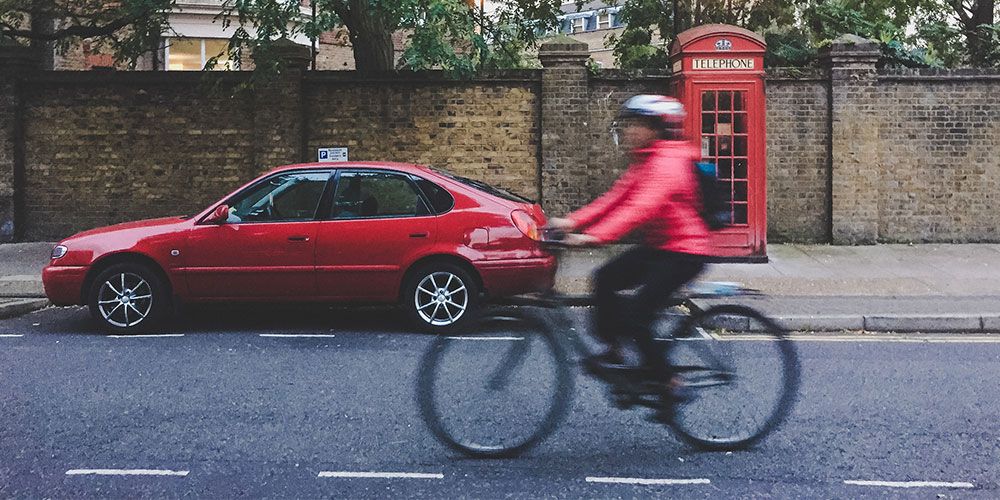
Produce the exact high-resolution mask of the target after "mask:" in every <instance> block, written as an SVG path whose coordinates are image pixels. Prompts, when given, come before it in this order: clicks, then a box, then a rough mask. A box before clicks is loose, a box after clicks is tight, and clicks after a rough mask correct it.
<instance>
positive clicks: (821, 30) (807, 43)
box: [610, 0, 1000, 68]
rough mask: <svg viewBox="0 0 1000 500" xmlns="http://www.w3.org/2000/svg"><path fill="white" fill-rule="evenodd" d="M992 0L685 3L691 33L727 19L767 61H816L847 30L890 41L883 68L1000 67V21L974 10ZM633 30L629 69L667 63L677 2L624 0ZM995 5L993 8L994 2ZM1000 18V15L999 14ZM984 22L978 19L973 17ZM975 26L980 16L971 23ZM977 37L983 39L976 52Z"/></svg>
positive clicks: (625, 61)
mask: <svg viewBox="0 0 1000 500" xmlns="http://www.w3.org/2000/svg"><path fill="white" fill-rule="evenodd" d="M991 1H992V0H965V1H963V2H958V1H957V0H751V1H748V2H733V1H731V0H698V1H690V0H687V1H685V0H679V1H678V12H677V16H678V21H679V22H678V24H679V29H681V30H684V29H687V28H690V27H692V26H697V25H702V24H707V23H726V24H733V25H737V26H741V27H743V28H747V29H749V30H752V31H756V32H758V33H762V34H763V35H764V37H765V39H766V40H767V45H768V48H767V53H766V54H765V58H764V61H765V65H766V66H809V65H814V64H816V62H817V59H816V56H817V51H818V49H819V48H821V47H823V46H824V45H827V44H829V43H830V41H832V40H834V39H836V38H837V37H839V36H841V35H844V34H854V35H859V36H862V37H865V38H869V39H872V40H876V41H879V42H880V43H881V44H882V52H883V57H882V60H881V61H880V63H879V64H880V65H881V66H883V67H900V66H902V67H935V66H945V67H955V66H960V65H965V64H970V63H971V64H977V65H983V66H1000V28H998V26H1000V25H998V24H996V20H995V18H994V22H993V23H992V24H991V23H986V24H982V25H980V26H976V27H975V28H974V29H971V33H972V35H970V28H968V27H966V26H968V25H969V22H970V21H969V19H970V15H971V13H973V12H976V11H977V9H979V11H980V12H981V11H982V8H981V6H983V5H986V4H984V3H983V2H991ZM620 5H622V11H621V17H622V19H623V20H624V22H625V25H626V26H625V29H624V30H623V33H622V34H621V35H620V36H616V37H613V38H612V39H611V41H610V43H611V44H612V46H613V47H614V51H615V56H616V57H617V58H618V61H619V64H620V65H621V66H622V67H627V68H638V67H646V66H655V67H663V65H664V62H663V61H664V58H663V57H662V55H661V54H662V52H663V47H661V46H660V45H659V44H657V43H654V42H653V40H656V39H657V36H656V35H659V38H661V39H665V40H670V39H672V38H673V36H674V33H673V32H672V30H673V12H672V10H671V9H672V2H671V1H670V0H662V1H661V0H624V1H622V2H621V3H620ZM990 5H993V4H992V3H991V4H990ZM998 15H1000V13H998ZM972 19H978V18H972ZM971 22H973V23H974V21H971ZM971 39H974V40H977V41H978V42H979V43H978V48H977V49H976V50H978V52H977V53H978V54H979V55H976V56H973V55H972V54H971V53H970V51H971V50H972V42H971V41H970V40H971Z"/></svg>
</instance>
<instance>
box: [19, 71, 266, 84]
mask: <svg viewBox="0 0 1000 500" xmlns="http://www.w3.org/2000/svg"><path fill="white" fill-rule="evenodd" d="M252 76H253V73H252V72H250V71H218V72H210V73H205V72H201V71H114V70H111V71H108V70H95V71H40V72H36V73H33V74H31V75H30V76H28V81H29V82H32V83H42V84H45V83H66V84H80V85H97V84H146V85H193V84H201V83H204V84H206V85H210V84H212V83H214V82H213V80H214V79H218V81H221V82H223V83H232V84H238V83H244V82H247V81H249V80H250V79H251V77H252Z"/></svg>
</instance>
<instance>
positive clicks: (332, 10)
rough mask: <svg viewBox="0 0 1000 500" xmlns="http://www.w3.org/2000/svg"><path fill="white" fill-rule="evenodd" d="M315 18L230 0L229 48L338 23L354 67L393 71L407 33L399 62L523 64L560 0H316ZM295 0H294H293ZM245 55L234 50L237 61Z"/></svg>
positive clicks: (465, 68) (263, 47)
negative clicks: (400, 37) (398, 41)
mask: <svg viewBox="0 0 1000 500" xmlns="http://www.w3.org/2000/svg"><path fill="white" fill-rule="evenodd" d="M315 1H316V10H317V16H316V18H315V19H307V20H302V19H301V18H300V16H298V15H297V14H296V13H295V12H294V10H295V9H294V8H287V9H284V10H282V9H281V8H279V7H277V6H275V5H274V4H275V3H276V2H273V1H268V0H226V11H225V13H224V15H225V17H227V18H230V19H233V18H235V19H238V20H239V21H240V25H241V26H256V27H257V29H256V31H254V30H250V29H241V28H238V29H237V30H236V32H235V34H234V35H233V37H232V39H231V43H230V46H231V48H232V47H243V46H249V47H252V48H253V51H254V54H255V56H254V59H255V61H256V60H257V54H258V53H263V54H266V53H267V49H268V47H269V45H270V43H271V41H273V40H274V39H275V38H276V37H277V36H289V37H290V36H291V35H293V34H295V33H300V32H301V33H305V34H306V35H308V36H310V37H316V36H318V35H319V34H320V33H322V32H325V31H327V30H330V29H334V28H337V27H344V28H346V29H347V31H348V36H349V38H350V41H351V46H352V48H353V51H354V62H355V67H356V69H357V70H358V71H359V72H361V73H371V72H379V71H390V70H393V69H395V66H396V64H395V51H396V47H395V45H394V42H393V35H394V34H397V33H403V34H406V35H407V42H406V46H405V47H404V50H403V57H402V61H401V64H400V66H401V67H403V68H406V69H413V70H420V69H429V68H440V69H445V70H450V71H454V72H460V73H468V72H470V71H473V70H475V69H476V68H504V67H517V66H520V65H523V64H524V61H523V59H522V56H521V55H522V54H523V49H524V48H525V47H528V46H532V45H534V44H535V43H536V41H537V39H538V36H539V35H540V34H541V33H544V32H545V30H546V29H548V28H550V27H552V26H555V24H556V15H557V14H558V13H559V4H560V2H559V0H501V1H495V2H493V4H494V7H495V9H494V10H493V11H492V12H491V14H490V15H489V16H486V15H482V14H481V13H480V12H479V11H478V10H477V9H475V8H474V4H475V2H471V1H469V0H315ZM292 3H295V2H292ZM240 55H241V54H238V53H234V54H232V56H233V58H234V59H236V60H239V57H240Z"/></svg>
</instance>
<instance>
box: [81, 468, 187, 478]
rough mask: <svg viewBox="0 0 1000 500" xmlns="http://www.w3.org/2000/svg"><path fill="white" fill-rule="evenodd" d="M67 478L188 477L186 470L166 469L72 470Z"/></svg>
mask: <svg viewBox="0 0 1000 500" xmlns="http://www.w3.org/2000/svg"><path fill="white" fill-rule="evenodd" d="M66 475H67V476H86V475H90V476H179V477H184V476H186V475H188V471H186V470H164V469H71V470H68V471H66Z"/></svg>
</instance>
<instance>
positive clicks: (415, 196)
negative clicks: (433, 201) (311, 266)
mask: <svg viewBox="0 0 1000 500" xmlns="http://www.w3.org/2000/svg"><path fill="white" fill-rule="evenodd" d="M436 224H437V219H436V217H434V216H432V215H431V214H430V211H429V210H428V208H427V205H426V202H425V200H424V199H423V197H422V195H421V194H420V192H419V190H418V189H417V186H416V185H415V184H414V182H413V180H412V179H411V178H410V177H409V176H408V175H406V174H403V173H400V172H394V171H386V170H361V169H359V170H341V171H340V172H339V173H338V175H337V179H336V188H335V190H334V195H333V203H332V205H331V210H330V213H329V215H328V217H327V220H323V221H321V222H320V223H319V228H318V230H317V235H316V281H317V294H318V295H320V296H325V297H330V298H337V299H342V300H377V301H392V300H395V298H396V295H397V294H398V287H399V282H400V279H401V278H402V274H403V273H404V272H405V265H406V264H408V263H410V262H413V261H414V260H415V259H416V258H417V257H418V256H420V255H422V254H423V253H424V252H425V251H426V249H427V248H428V247H429V246H432V245H433V244H434V242H435V241H436V238H437V234H436V232H437V226H436Z"/></svg>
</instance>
